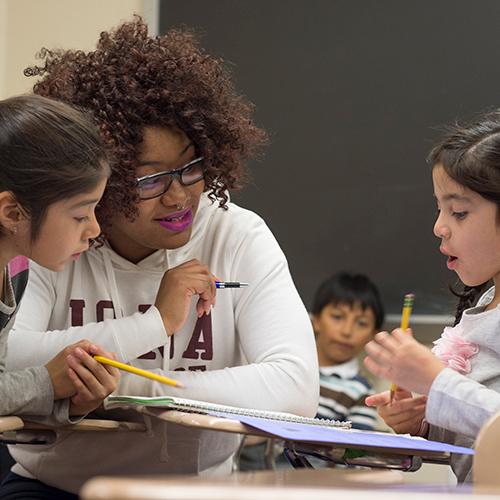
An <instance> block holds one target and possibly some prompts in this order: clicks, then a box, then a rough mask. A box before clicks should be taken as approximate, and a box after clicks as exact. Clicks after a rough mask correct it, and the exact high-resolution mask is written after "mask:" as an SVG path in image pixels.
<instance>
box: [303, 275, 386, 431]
mask: <svg viewBox="0 0 500 500" xmlns="http://www.w3.org/2000/svg"><path fill="white" fill-rule="evenodd" d="M311 313H312V324H313V329H314V333H315V337H316V348H317V352H318V361H319V371H320V398H319V408H318V413H317V415H316V416H317V417H319V418H330V419H335V420H350V421H351V422H352V427H353V428H355V429H365V430H372V429H374V428H375V426H376V423H377V413H376V411H375V410H374V409H373V408H370V407H367V406H366V405H365V403H364V400H365V397H366V396H368V395H369V394H372V393H373V391H372V387H371V385H370V383H369V382H368V380H367V379H366V378H365V377H363V376H362V375H360V373H359V362H358V354H359V353H360V352H361V351H362V349H363V348H364V346H365V344H366V343H367V342H368V341H370V340H372V339H373V337H374V335H375V333H377V332H378V331H379V330H380V328H381V327H382V323H383V321H384V308H383V305H382V301H381V299H380V294H379V291H378V289H377V287H376V286H375V285H374V284H373V283H372V282H371V281H370V279H369V278H368V277H367V276H364V275H362V274H349V273H346V272H341V273H338V274H335V275H333V276H331V277H330V278H328V279H327V280H326V281H324V282H323V283H322V284H321V285H320V286H319V288H318V290H317V291H316V294H315V296H314V301H313V307H312V311H311Z"/></svg>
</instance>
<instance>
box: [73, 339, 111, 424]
mask: <svg viewBox="0 0 500 500" xmlns="http://www.w3.org/2000/svg"><path fill="white" fill-rule="evenodd" d="M96 354H98V355H100V356H104V357H106V358H110V359H116V357H115V355H114V354H112V353H109V352H105V351H103V350H101V349H100V348H99V347H97V346H95V345H90V349H89V352H85V351H84V350H83V349H81V348H80V347H77V348H76V349H75V350H74V353H72V354H70V355H69V356H68V357H67V362H68V365H69V370H68V373H69V377H70V378H71V380H72V382H73V385H74V387H75V388H76V394H75V395H74V396H72V398H71V404H70V410H69V413H70V415H86V414H87V413H89V412H91V411H92V410H95V409H96V408H98V407H99V406H101V403H102V402H103V400H104V398H106V397H107V396H109V395H110V394H111V393H112V392H113V391H115V390H116V388H117V386H118V382H119V380H120V372H119V370H118V368H115V367H113V366H109V365H104V364H102V363H99V362H98V361H96V360H95V359H94V358H93V356H94V355H96Z"/></svg>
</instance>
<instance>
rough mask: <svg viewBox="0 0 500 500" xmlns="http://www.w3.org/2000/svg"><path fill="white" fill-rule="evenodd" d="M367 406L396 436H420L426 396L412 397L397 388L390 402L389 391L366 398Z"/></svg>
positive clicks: (409, 393) (410, 394)
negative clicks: (372, 409) (374, 410)
mask: <svg viewBox="0 0 500 500" xmlns="http://www.w3.org/2000/svg"><path fill="white" fill-rule="evenodd" d="M365 403H366V405H367V406H374V407H376V408H377V412H378V414H379V415H380V417H381V418H382V419H383V420H384V422H385V423H386V424H387V425H388V426H389V427H390V428H391V429H392V430H393V431H394V432H396V433H398V434H411V435H412V436H417V435H420V429H421V428H422V421H423V420H424V418H425V406H426V404H427V396H413V395H412V393H411V392H409V391H407V390H405V389H401V387H398V388H397V389H396V392H395V393H394V397H393V401H392V402H391V399H390V393H389V391H385V392H381V393H379V394H374V395H372V396H368V397H367V398H366V400H365Z"/></svg>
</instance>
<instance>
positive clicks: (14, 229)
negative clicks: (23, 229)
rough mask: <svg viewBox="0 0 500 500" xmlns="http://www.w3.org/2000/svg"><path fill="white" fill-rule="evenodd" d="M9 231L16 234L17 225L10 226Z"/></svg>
mask: <svg viewBox="0 0 500 500" xmlns="http://www.w3.org/2000/svg"><path fill="white" fill-rule="evenodd" d="M10 232H11V233H12V234H13V235H16V234H17V226H12V229H11V230H10Z"/></svg>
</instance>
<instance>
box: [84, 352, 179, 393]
mask: <svg viewBox="0 0 500 500" xmlns="http://www.w3.org/2000/svg"><path fill="white" fill-rule="evenodd" d="M94 359H95V360H96V361H99V363H104V364H106V365H110V366H114V367H115V368H119V369H120V370H124V371H126V372H130V373H134V374H135V375H139V376H141V377H146V378H149V379H151V380H156V381H157V382H161V383H162V384H167V385H173V386H174V387H184V386H183V385H182V384H181V383H180V382H177V380H174V379H173V378H168V377H164V376H162V375H157V374H156V373H152V372H149V371H147V370H141V369H140V368H136V367H135V366H130V365H126V364H125V363H120V362H119V361H115V360H114V359H109V358H105V357H104V356H94Z"/></svg>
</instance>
